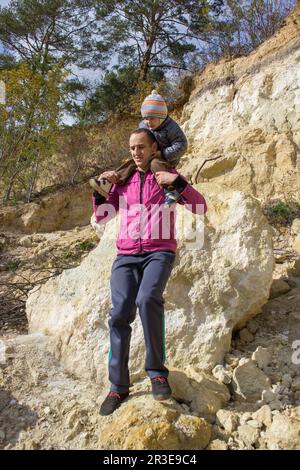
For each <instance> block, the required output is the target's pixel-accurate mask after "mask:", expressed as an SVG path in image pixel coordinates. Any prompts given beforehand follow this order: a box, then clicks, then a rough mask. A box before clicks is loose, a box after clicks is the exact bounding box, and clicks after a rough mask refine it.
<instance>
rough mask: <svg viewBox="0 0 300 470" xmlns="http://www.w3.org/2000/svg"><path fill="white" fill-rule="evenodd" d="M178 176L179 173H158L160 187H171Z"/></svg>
mask: <svg viewBox="0 0 300 470" xmlns="http://www.w3.org/2000/svg"><path fill="white" fill-rule="evenodd" d="M177 176H178V175H177V173H170V172H169V171H157V172H156V173H155V178H156V181H157V182H158V184H159V185H160V186H171V185H172V183H173V182H174V181H175V180H176V178H177Z"/></svg>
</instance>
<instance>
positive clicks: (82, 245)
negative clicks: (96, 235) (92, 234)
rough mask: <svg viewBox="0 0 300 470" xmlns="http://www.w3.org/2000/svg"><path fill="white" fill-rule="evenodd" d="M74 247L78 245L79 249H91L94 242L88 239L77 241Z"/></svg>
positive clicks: (93, 246)
mask: <svg viewBox="0 0 300 470" xmlns="http://www.w3.org/2000/svg"><path fill="white" fill-rule="evenodd" d="M76 247H78V248H79V250H80V251H91V250H92V249H93V248H95V244H94V243H92V242H89V241H83V242H79V243H78V244H77V245H76Z"/></svg>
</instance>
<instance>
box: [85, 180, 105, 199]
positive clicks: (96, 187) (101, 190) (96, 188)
mask: <svg viewBox="0 0 300 470" xmlns="http://www.w3.org/2000/svg"><path fill="white" fill-rule="evenodd" d="M89 183H90V186H91V187H92V188H93V189H94V190H95V191H97V193H99V194H101V196H103V197H107V196H108V193H107V192H106V191H103V189H101V187H99V186H98V185H97V183H96V182H95V181H94V180H93V179H90V181H89Z"/></svg>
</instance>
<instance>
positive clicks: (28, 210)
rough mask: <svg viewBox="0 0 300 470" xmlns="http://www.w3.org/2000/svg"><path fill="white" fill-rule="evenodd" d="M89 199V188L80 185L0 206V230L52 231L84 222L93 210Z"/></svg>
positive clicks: (85, 222)
mask: <svg viewBox="0 0 300 470" xmlns="http://www.w3.org/2000/svg"><path fill="white" fill-rule="evenodd" d="M90 199H91V190H90V188H88V186H87V185H80V186H77V187H76V188H71V189H67V190H64V191H60V192H57V193H55V194H51V195H48V196H45V197H44V198H43V199H41V200H39V201H38V202H31V203H29V204H24V205H20V206H19V207H18V208H15V207H6V208H1V211H0V226H1V230H3V231H13V232H21V233H36V232H54V231H56V230H69V229H71V228H73V227H75V226H77V225H78V226H81V225H87V224H88V223H89V221H90V217H91V213H92V210H91V205H90Z"/></svg>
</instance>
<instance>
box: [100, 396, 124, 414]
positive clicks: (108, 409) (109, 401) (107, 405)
mask: <svg viewBox="0 0 300 470" xmlns="http://www.w3.org/2000/svg"><path fill="white" fill-rule="evenodd" d="M128 395H129V392H127V393H118V392H113V391H111V392H109V394H108V395H107V397H106V398H105V400H104V402H103V403H102V405H101V408H100V415H101V416H107V415H110V414H112V413H113V412H114V411H115V410H116V409H117V408H119V406H120V405H121V403H122V402H123V401H124V400H126V398H127V397H128Z"/></svg>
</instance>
